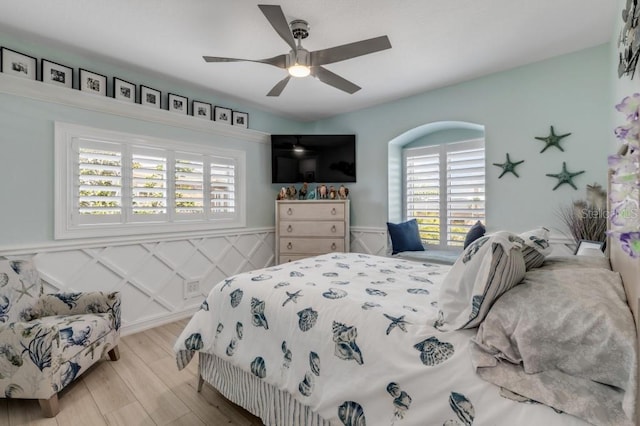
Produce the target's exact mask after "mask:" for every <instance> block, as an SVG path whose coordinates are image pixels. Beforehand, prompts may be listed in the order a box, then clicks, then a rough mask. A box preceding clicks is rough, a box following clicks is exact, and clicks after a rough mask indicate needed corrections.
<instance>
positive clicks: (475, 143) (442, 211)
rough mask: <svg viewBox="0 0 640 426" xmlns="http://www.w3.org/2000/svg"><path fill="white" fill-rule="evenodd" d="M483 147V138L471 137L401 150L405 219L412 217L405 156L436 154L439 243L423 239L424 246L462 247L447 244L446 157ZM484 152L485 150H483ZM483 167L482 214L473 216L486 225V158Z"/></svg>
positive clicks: (447, 186) (467, 227) (449, 194)
mask: <svg viewBox="0 0 640 426" xmlns="http://www.w3.org/2000/svg"><path fill="white" fill-rule="evenodd" d="M479 148H482V149H483V150H484V149H485V141H484V139H473V140H468V141H460V142H449V143H443V144H439V145H426V146H420V147H412V148H406V149H404V150H403V152H402V181H403V186H402V190H403V197H402V201H403V211H404V217H405V218H406V219H412V218H413V216H412V215H410V213H409V208H408V202H407V195H408V194H407V193H408V188H407V158H408V157H410V156H415V155H436V156H438V159H439V160H438V176H439V178H438V179H439V182H438V183H439V187H440V189H439V202H438V204H439V207H438V208H439V231H440V232H439V238H438V240H439V244H437V245H436V244H429V242H428V241H426V240H423V244H424V245H425V246H429V247H432V248H437V249H458V248H462V243H461V242H460V244H449V243H450V242H451V235H450V233H449V203H450V201H451V199H450V197H451V193H450V184H449V178H448V171H449V170H448V158H447V155H448V154H449V153H452V152H457V151H464V150H468V149H479ZM485 153H486V151H485ZM483 167H484V184H483V193H482V195H483V197H485V198H484V201H483V202H484V209H483V211H482V216H478V217H475V218H474V219H473V221H474V223H475V220H481V221H482V222H483V223H484V224H485V225H486V185H487V183H486V159H485V161H484V164H483ZM472 225H473V224H468V225H466V226H459V225H456V227H463V228H465V229H466V230H468V229H469V228H470V227H471V226H472Z"/></svg>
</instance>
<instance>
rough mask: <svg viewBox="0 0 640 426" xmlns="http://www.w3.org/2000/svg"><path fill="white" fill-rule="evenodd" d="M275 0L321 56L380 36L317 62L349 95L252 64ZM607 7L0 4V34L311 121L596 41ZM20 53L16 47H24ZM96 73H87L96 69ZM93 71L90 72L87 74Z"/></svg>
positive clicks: (323, 1)
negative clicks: (214, 59)
mask: <svg viewBox="0 0 640 426" xmlns="http://www.w3.org/2000/svg"><path fill="white" fill-rule="evenodd" d="M261 3H265V4H279V5H280V6H282V9H283V11H284V14H285V17H286V18H287V20H288V21H291V20H293V19H304V20H306V21H308V22H309V25H310V27H311V29H310V35H309V37H308V38H307V39H305V40H304V41H303V46H304V47H305V48H306V49H308V50H310V51H313V50H318V49H325V48H328V47H333V46H337V45H341V44H346V43H351V42H354V41H359V40H362V39H368V38H372V37H377V36H380V35H385V34H386V35H387V36H388V37H389V39H390V41H391V44H392V46H393V47H392V49H390V50H385V51H381V52H377V53H373V54H370V55H367V56H361V57H358V58H354V59H350V60H347V61H343V62H339V63H335V64H331V65H326V68H327V69H329V70H331V71H333V72H335V73H337V74H339V75H340V76H342V77H344V78H346V79H347V80H350V81H352V82H354V83H355V84H357V85H359V86H361V87H362V90H360V91H358V92H356V93H355V94H353V95H349V94H346V93H344V92H342V91H339V90H337V89H335V88H333V87H331V86H328V85H326V84H323V83H322V82H320V81H319V80H316V79H314V78H312V77H307V78H303V79H292V80H291V81H290V82H289V84H288V86H287V87H286V88H285V89H284V92H283V93H282V94H281V95H280V97H277V98H273V97H267V96H266V94H267V92H268V91H269V90H270V89H271V88H272V87H273V86H274V85H275V83H276V82H278V81H279V80H281V79H282V78H284V77H285V75H286V71H284V70H282V69H279V68H276V67H273V66H269V65H265V64H259V63H251V62H241V63H205V62H204V60H203V59H202V56H203V55H209V56H228V57H236V58H248V59H262V58H268V57H272V56H276V55H280V54H283V53H287V52H288V51H289V47H288V46H287V44H286V43H285V42H284V41H283V40H282V39H281V38H280V37H279V36H278V35H277V34H276V32H275V31H274V30H273V28H272V27H271V25H270V24H269V22H268V21H267V20H266V19H265V17H264V15H263V14H262V12H261V11H260V9H259V8H258V7H257V4H261ZM615 4H616V2H615V1H613V0H455V1H451V0H278V1H272V2H268V1H266V0H265V1H254V0H90V1H88V0H53V1H51V0H49V1H47V0H0V10H1V11H2V12H1V13H0V29H1V30H3V31H7V32H12V31H13V32H15V33H16V34H18V35H19V36H21V37H23V38H26V39H33V40H35V41H38V42H43V39H44V40H45V41H48V42H50V43H52V44H53V45H55V46H64V47H68V48H69V49H70V50H72V51H79V52H83V53H84V54H85V55H87V54H92V53H90V52H96V53H95V55H96V57H97V58H99V59H107V60H112V61H115V62H117V63H119V64H125V65H127V64H131V66H132V67H133V66H135V68H136V69H143V70H145V71H147V72H149V73H160V74H163V75H166V76H169V77H175V76H180V79H182V80H186V81H189V82H191V83H193V84H195V85H196V86H198V87H201V88H203V89H205V90H207V91H208V92H210V93H212V94H213V95H216V94H217V95H223V96H226V97H229V98H232V99H237V100H238V101H239V102H242V103H244V104H246V105H251V106H255V107H259V108H262V109H265V110H268V111H271V112H274V113H276V114H279V115H282V116H286V117H290V118H294V119H297V120H303V121H310V120H317V119H321V118H324V117H329V116H332V115H335V114H339V113H344V112H349V111H354V110H357V109H361V108H365V107H368V106H372V105H376V104H380V103H384V102H388V101H392V100H395V99H399V98H403V97H406V96H410V95H413V94H416V93H421V92H424V91H427V90H431V89H435V88H438V87H443V86H447V85H451V84H455V83H458V82H461V81H465V80H470V79H473V78H475V77H478V76H482V75H486V74H490V73H493V72H496V71H501V70H506V69H509V68H513V67H517V66H520V65H524V64H527V63H531V62H536V61H539V60H542V59H546V58H550V57H553V56H557V55H562V54H565V53H568V52H572V51H576V50H580V49H583V48H587V47H591V46H596V45H599V44H602V43H606V42H607V41H609V39H610V38H611V34H612V31H613V27H614V21H615V19H617V18H618V16H617V14H616V6H615ZM25 53H27V52H25ZM96 71H98V70H96ZM98 72H99V71H98Z"/></svg>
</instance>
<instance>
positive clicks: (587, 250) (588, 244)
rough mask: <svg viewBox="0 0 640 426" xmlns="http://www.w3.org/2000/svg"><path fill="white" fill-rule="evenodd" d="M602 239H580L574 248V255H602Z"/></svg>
mask: <svg viewBox="0 0 640 426" xmlns="http://www.w3.org/2000/svg"><path fill="white" fill-rule="evenodd" d="M603 248H604V242H603V241H591V240H580V242H579V243H578V247H577V248H576V252H575V255H576V256H604V254H603V253H602V249H603Z"/></svg>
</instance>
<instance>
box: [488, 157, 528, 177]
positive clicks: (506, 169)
mask: <svg viewBox="0 0 640 426" xmlns="http://www.w3.org/2000/svg"><path fill="white" fill-rule="evenodd" d="M522 163H524V160H521V161H515V162H514V161H511V159H510V158H509V153H508V152H507V161H506V162H504V163H502V164H500V163H493V165H494V166H498V167H502V173H500V176H498V179H500V178H501V177H502V176H504V174H505V173H513V174H514V175H515V176H516V177H517V178H519V177H520V176H519V175H518V173H516V166H517V165H519V164H522Z"/></svg>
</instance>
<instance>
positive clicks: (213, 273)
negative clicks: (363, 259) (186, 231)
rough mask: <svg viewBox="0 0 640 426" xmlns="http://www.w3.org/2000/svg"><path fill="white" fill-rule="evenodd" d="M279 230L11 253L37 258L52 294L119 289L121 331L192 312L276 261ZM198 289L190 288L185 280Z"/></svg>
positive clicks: (143, 326) (6, 253)
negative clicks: (224, 284) (218, 289)
mask: <svg viewBox="0 0 640 426" xmlns="http://www.w3.org/2000/svg"><path fill="white" fill-rule="evenodd" d="M274 245H275V244H274V232H273V229H268V230H256V231H243V232H241V233H234V234H223V235H215V234H214V235H207V236H193V237H191V236H190V237H185V238H182V239H181V238H178V237H172V238H168V239H163V238H162V237H158V238H157V239H156V240H148V237H147V240H146V241H143V242H135V241H130V242H124V243H123V242H115V243H114V242H108V241H105V242H103V243H87V244H77V245H76V246H71V247H68V246H65V247H63V248H56V247H55V245H48V246H46V247H40V248H38V247H33V248H32V249H25V248H22V249H20V250H19V251H17V252H14V253H12V252H11V250H10V249H7V250H1V251H0V255H2V256H6V257H9V258H11V257H18V258H26V257H30V258H32V259H33V260H34V262H35V264H36V266H37V268H38V270H39V271H40V274H41V277H42V279H43V280H44V281H45V282H46V287H45V291H46V292H81V291H98V290H99V291H105V292H108V291H119V292H121V293H122V323H123V329H122V333H123V334H125V335H126V334H131V333H135V332H137V331H140V330H144V329H147V328H150V327H154V326H157V325H160V324H163V323H167V322H171V321H175V320H176V319H180V318H184V317H187V316H190V315H192V314H193V312H195V311H196V310H197V309H198V308H199V306H200V304H201V303H202V300H203V299H204V297H205V296H206V295H207V294H208V293H209V291H210V290H211V289H212V288H213V286H214V285H215V284H217V283H218V282H219V281H221V280H222V279H224V278H227V277H229V276H231V275H235V274H238V273H240V272H245V271H249V270H252V269H257V268H264V267H267V266H271V265H273V262H274ZM187 282H188V283H191V284H193V282H197V283H198V285H199V291H197V292H194V293H192V294H188V295H187V294H186V293H185V284H186V283H187Z"/></svg>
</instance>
